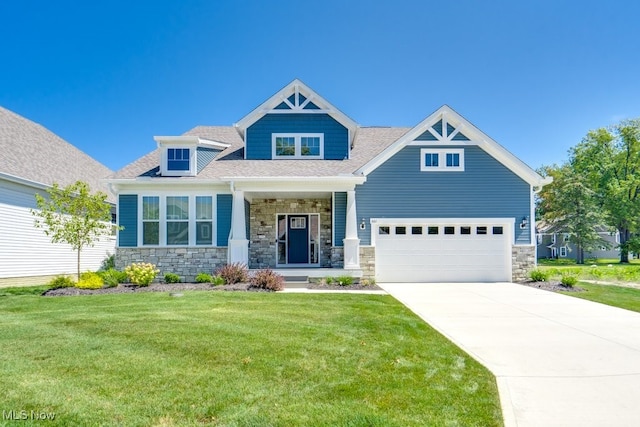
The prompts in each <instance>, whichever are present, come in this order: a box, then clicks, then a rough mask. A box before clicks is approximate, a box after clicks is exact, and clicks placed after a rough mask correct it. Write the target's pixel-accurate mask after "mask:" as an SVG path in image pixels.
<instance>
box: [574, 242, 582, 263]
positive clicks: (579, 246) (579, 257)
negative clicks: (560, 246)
mask: <svg viewBox="0 0 640 427" xmlns="http://www.w3.org/2000/svg"><path fill="white" fill-rule="evenodd" d="M577 252H578V253H577V254H576V264H584V249H583V248H582V245H578V247H577Z"/></svg>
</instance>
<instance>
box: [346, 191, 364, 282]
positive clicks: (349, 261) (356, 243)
mask: <svg viewBox="0 0 640 427" xmlns="http://www.w3.org/2000/svg"><path fill="white" fill-rule="evenodd" d="M344 234H345V236H344V239H343V240H342V242H343V243H344V268H345V269H346V270H349V269H359V268H360V239H358V216H357V215H356V192H355V190H350V191H347V223H346V226H345V233H344Z"/></svg>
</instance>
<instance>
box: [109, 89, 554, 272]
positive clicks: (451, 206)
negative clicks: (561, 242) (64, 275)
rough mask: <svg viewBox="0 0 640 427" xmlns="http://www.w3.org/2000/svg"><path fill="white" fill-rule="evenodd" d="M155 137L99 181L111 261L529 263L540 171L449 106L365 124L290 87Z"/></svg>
mask: <svg viewBox="0 0 640 427" xmlns="http://www.w3.org/2000/svg"><path fill="white" fill-rule="evenodd" d="M155 139H156V142H157V148H156V149H155V150H153V151H151V152H150V153H149V154H147V155H145V156H143V157H141V158H140V159H138V160H136V161H135V162H133V163H132V164H130V165H128V166H126V167H125V168H123V169H122V170H120V171H118V172H117V173H116V175H115V176H114V177H113V178H112V179H110V180H109V182H110V183H111V185H112V188H113V189H114V191H115V192H116V194H117V197H118V220H119V224H120V225H121V226H124V229H123V230H121V231H120V232H119V236H118V248H117V255H116V263H117V265H118V266H119V267H124V266H125V265H126V264H128V263H130V262H134V261H147V262H152V263H154V264H157V265H158V267H159V268H160V269H161V271H162V273H166V272H174V273H178V274H179V275H181V276H182V277H183V278H185V279H186V280H193V278H194V276H195V275H196V274H197V273H198V272H200V271H206V272H211V271H212V270H213V269H214V268H215V267H217V266H219V265H221V264H224V263H227V262H242V263H246V264H248V266H249V267H250V268H266V267H269V268H274V269H282V271H291V270H294V269H295V270H296V271H299V272H300V274H304V275H308V276H311V275H325V276H337V275H340V274H348V275H352V276H357V277H365V278H367V277H370V278H375V279H376V280H378V281H383V282H389V281H396V282H442V281H444V282H447V281H451V282H456V281H457V282H461V281H510V280H512V279H514V278H521V277H525V276H526V272H527V270H528V269H530V268H533V267H534V266H535V263H536V257H535V254H536V252H535V249H536V248H535V240H534V239H535V233H534V230H535V221H534V205H533V194H534V190H537V189H538V188H539V187H541V186H543V185H545V184H547V183H548V182H549V180H547V179H545V178H543V177H541V176H540V175H539V174H537V173H536V172H535V171H534V170H532V169H531V168H530V167H528V166H527V165H525V164H524V163H523V162H522V161H520V160H519V159H518V158H516V157H515V156H514V155H513V154H511V153H509V152H508V151H507V150H506V149H504V148H503V147H502V146H501V145H499V144H498V143H497V142H495V141H494V140H492V139H491V138H490V137H489V136H487V135H486V134H484V133H483V132H482V131H480V130H479V129H478V128H476V127H475V126H474V125H473V124H471V123H470V122H469V121H467V120H466V119H465V118H463V117H462V116H460V115H459V114H458V113H456V112H455V111H454V110H453V109H452V108H450V107H448V106H446V105H445V106H442V107H441V108H439V109H438V110H436V111H435V112H433V113H432V114H430V115H428V116H427V117H426V118H425V119H424V120H423V121H421V122H420V123H418V124H417V125H416V126H415V127H413V128H389V127H363V126H359V125H358V124H357V123H356V122H354V121H353V120H352V119H351V118H349V117H348V116H347V115H345V114H344V113H342V112H341V111H340V110H338V109H337V108H336V107H335V106H333V105H332V104H331V103H330V102H328V101H327V100H326V99H324V98H323V97H321V96H320V95H319V94H317V93H316V92H315V91H313V90H312V89H311V88H309V87H308V86H307V85H305V84H304V83H302V82H301V81H299V80H294V81H293V82H291V83H290V84H288V85H287V86H285V87H284V88H283V89H282V90H280V91H278V92H277V93H276V94H274V95H273V96H272V97H270V98H269V99H267V100H266V101H265V102H263V103H262V104H261V105H259V106H258V107H257V108H255V109H254V110H253V111H251V112H250V113H249V114H247V115H246V116H245V117H243V118H242V119H241V120H240V121H239V122H238V123H237V124H236V125H234V126H199V127H196V128H194V129H192V130H190V131H188V132H187V133H186V134H184V135H181V136H160V137H156V138H155ZM289 274H294V275H295V273H289Z"/></svg>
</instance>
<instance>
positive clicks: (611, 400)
mask: <svg viewBox="0 0 640 427" xmlns="http://www.w3.org/2000/svg"><path fill="white" fill-rule="evenodd" d="M379 286H380V287H382V288H383V289H384V290H386V291H387V292H388V293H389V294H391V295H393V296H394V297H395V298H396V299H398V300H399V301H400V302H402V303H403V304H405V305H406V306H407V307H409V308H410V309H411V310H412V311H413V312H415V313H416V314H417V315H418V316H420V317H421V318H422V319H424V320H425V321H426V322H427V323H429V324H430V325H431V326H432V327H434V328H435V329H437V330H438V331H440V332H441V333H442V334H443V335H445V336H447V337H448V338H449V339H450V340H451V341H453V342H454V343H456V344H457V345H458V346H459V347H461V348H462V349H463V350H465V351H466V352H467V353H469V354H470V355H471V356H473V357H474V358H475V359H477V360H478V361H479V362H480V363H482V364H483V365H484V366H486V367H487V368H488V369H489V370H491V372H493V373H494V374H495V376H496V379H497V383H498V389H499V391H500V401H501V404H502V410H503V415H504V419H505V425H506V426H507V427H510V426H518V427H528V426H535V427H541V426H580V427H585V426H598V427H600V426H638V425H640V313H635V312H631V311H627V310H622V309H618V308H614V307H609V306H606V305H602V304H597V303H593V302H589V301H585V300H581V299H578V298H573V297H568V296H564V295H560V294H555V293H552V292H547V291H542V290H539V289H534V288H530V287H526V286H522V285H517V284H513V283H446V284H441V283H429V284H426V283H383V284H379Z"/></svg>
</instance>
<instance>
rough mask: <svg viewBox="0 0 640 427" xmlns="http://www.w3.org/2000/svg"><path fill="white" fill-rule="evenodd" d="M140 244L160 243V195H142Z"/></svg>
mask: <svg viewBox="0 0 640 427" xmlns="http://www.w3.org/2000/svg"><path fill="white" fill-rule="evenodd" d="M142 244H143V245H158V244H160V197H158V196H144V197H142Z"/></svg>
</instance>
